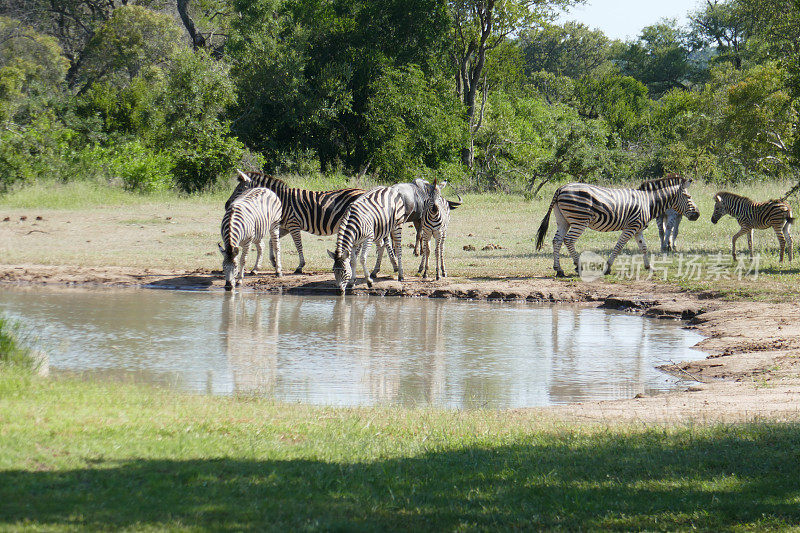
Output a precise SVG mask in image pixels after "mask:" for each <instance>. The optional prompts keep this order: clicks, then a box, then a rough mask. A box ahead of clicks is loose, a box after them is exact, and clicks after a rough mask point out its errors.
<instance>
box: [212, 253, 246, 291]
mask: <svg viewBox="0 0 800 533" xmlns="http://www.w3.org/2000/svg"><path fill="white" fill-rule="evenodd" d="M217 246H218V247H219V253H221V254H222V275H223V276H224V277H225V290H226V291H229V290H231V289H232V288H234V287H235V286H236V283H237V281H238V280H237V279H236V272H237V267H238V266H239V265H238V259H239V251H240V250H239V247H238V246H234V247H232V248H231V249H230V250H226V249H225V247H223V246H222V243H217Z"/></svg>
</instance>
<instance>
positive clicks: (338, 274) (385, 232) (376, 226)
mask: <svg viewBox="0 0 800 533" xmlns="http://www.w3.org/2000/svg"><path fill="white" fill-rule="evenodd" d="M405 217H406V212H405V206H404V204H403V199H402V198H401V196H400V194H398V193H397V191H395V190H393V189H391V188H390V187H376V188H374V189H372V190H370V191H369V192H366V193H364V195H363V196H362V197H361V198H359V199H358V200H356V201H355V202H353V204H352V205H351V206H350V209H348V210H347V212H346V213H345V215H344V217H343V218H342V223H341V225H340V226H339V233H338V234H337V236H336V251H335V252H331V251H330V250H328V255H329V256H330V257H331V259H333V274H334V276H335V278H336V285H338V286H339V290H341V292H342V293H344V291H345V289H346V288H347V286H348V285H350V286H353V285H355V274H356V255H360V259H361V267H362V268H363V269H364V277H365V278H366V281H367V287H372V277H371V276H370V272H369V271H368V270H367V254H368V253H369V247H370V245H371V244H372V243H375V244H376V245H377V246H379V247H380V246H383V245H385V244H386V243H387V238H388V237H391V240H392V242H391V244H392V248H393V251H394V255H395V256H396V259H397V270H398V275H397V279H398V280H399V281H403V262H402V253H403V250H402V247H401V243H400V235H401V232H402V229H403V227H402V224H403V222H405ZM389 257H390V258H391V257H392V255H391V254H390V256H389ZM348 260H349V264H348Z"/></svg>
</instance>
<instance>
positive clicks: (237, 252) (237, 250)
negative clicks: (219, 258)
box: [231, 246, 239, 257]
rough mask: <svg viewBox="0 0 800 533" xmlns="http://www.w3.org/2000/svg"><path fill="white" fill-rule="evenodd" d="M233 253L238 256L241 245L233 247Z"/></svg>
mask: <svg viewBox="0 0 800 533" xmlns="http://www.w3.org/2000/svg"><path fill="white" fill-rule="evenodd" d="M231 255H233V257H236V256H237V255H239V247H238V246H234V247H233V249H232V250H231Z"/></svg>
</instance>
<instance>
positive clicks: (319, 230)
mask: <svg viewBox="0 0 800 533" xmlns="http://www.w3.org/2000/svg"><path fill="white" fill-rule="evenodd" d="M238 180H239V183H238V185H236V188H235V189H234V190H233V193H232V194H231V196H230V198H228V201H227V202H226V203H225V208H226V209H227V207H228V205H229V204H230V203H231V202H232V201H233V200H234V199H236V198H238V197H239V195H240V194H242V192H244V191H246V190H247V189H250V188H252V187H266V188H267V189H270V190H272V191H273V192H274V193H275V194H277V195H278V198H280V200H281V203H282V204H283V216H282V217H281V233H280V236H281V237H283V236H284V235H286V234H287V233H290V234H291V235H292V240H294V245H295V247H296V248H297V253H298V255H299V256H300V264H299V265H298V266H297V268H296V269H295V271H294V273H295V274H302V273H303V267H304V266H305V264H306V260H305V257H304V256H303V241H302V239H301V237H300V232H301V231H307V232H309V233H312V234H314V235H333V234H334V233H336V231H337V230H338V229H339V223H340V222H341V220H342V215H344V213H345V211H347V208H348V207H350V204H352V203H353V201H354V200H356V199H357V198H358V197H360V196H361V195H362V194H364V189H341V190H337V191H309V190H306V189H297V188H292V187H289V186H288V185H286V184H285V183H284V182H283V181H281V180H280V179H278V178H276V177H273V176H270V175H266V174H263V173H261V172H242V171H241V170H239V171H238Z"/></svg>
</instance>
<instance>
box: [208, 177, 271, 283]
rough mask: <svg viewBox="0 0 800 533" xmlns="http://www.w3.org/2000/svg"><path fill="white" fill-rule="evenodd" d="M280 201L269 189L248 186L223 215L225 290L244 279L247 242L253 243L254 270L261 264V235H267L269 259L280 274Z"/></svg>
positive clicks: (220, 246)
mask: <svg viewBox="0 0 800 533" xmlns="http://www.w3.org/2000/svg"><path fill="white" fill-rule="evenodd" d="M281 211H282V208H281V201H280V199H279V198H278V196H277V195H276V194H275V193H274V192H272V191H271V190H269V189H265V188H263V187H257V188H254V189H250V190H248V191H246V192H245V193H244V194H242V195H241V196H240V197H238V198H236V199H235V200H234V201H233V202H231V203H230V204H229V205H228V207H227V208H226V209H225V216H223V217H222V227H221V228H220V233H222V242H221V243H219V244H218V246H219V251H220V252H221V253H222V272H223V274H224V275H225V290H231V289H232V288H233V287H234V286H236V285H242V284H243V282H244V263H245V259H246V258H247V252H248V251H249V249H250V244H255V245H256V251H257V255H256V264H255V266H254V267H253V271H252V272H253V273H255V272H256V271H257V270H258V269H259V268H260V267H261V257H262V255H263V252H264V238H265V237H266V236H267V235H269V236H270V246H269V260H270V262H271V263H272V266H274V267H275V274H277V275H278V276H281V275H282V273H281V248H280V241H279V235H278V234H279V231H280V222H281Z"/></svg>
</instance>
